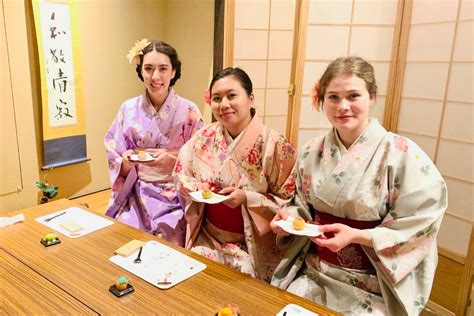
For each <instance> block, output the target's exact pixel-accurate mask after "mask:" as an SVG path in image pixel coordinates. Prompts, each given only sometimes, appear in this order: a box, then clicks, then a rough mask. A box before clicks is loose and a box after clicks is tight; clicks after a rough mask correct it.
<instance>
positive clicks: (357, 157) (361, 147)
mask: <svg viewBox="0 0 474 316" xmlns="http://www.w3.org/2000/svg"><path fill="white" fill-rule="evenodd" d="M386 135H388V134H387V131H386V130H385V128H383V126H382V125H380V123H379V122H378V121H377V119H375V118H373V119H371V120H370V122H369V126H368V127H367V128H366V129H365V131H364V132H363V133H362V134H361V135H360V136H359V138H358V139H357V140H356V141H355V142H354V143H353V144H352V146H351V147H350V148H349V149H345V147H344V146H343V145H342V143H341V145H342V146H341V145H339V144H338V140H337V139H338V136H337V132H336V129H335V128H333V129H332V130H331V131H330V132H329V133H328V134H327V136H326V140H327V141H325V142H324V149H323V164H322V166H321V167H322V168H323V169H324V170H325V173H327V174H328V175H329V176H328V178H327V179H326V181H325V182H324V184H323V185H322V186H321V187H320V188H319V192H318V198H320V200H322V201H324V202H325V203H326V204H328V205H329V206H331V207H332V206H333V205H334V203H335V201H336V199H337V197H338V196H339V194H341V192H342V189H343V188H344V186H345V185H346V184H347V183H350V179H351V177H352V175H353V174H354V172H356V171H357V170H359V168H363V166H365V165H366V164H367V163H369V162H370V158H371V157H372V156H373V155H374V153H375V152H376V151H377V149H378V147H379V146H380V144H381V143H382V140H383V139H384V137H385V136H386ZM341 147H342V148H344V149H345V151H344V150H341Z"/></svg>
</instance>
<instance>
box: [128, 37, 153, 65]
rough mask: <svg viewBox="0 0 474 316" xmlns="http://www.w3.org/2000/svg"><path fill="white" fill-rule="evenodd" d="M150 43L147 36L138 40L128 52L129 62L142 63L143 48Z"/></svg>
mask: <svg viewBox="0 0 474 316" xmlns="http://www.w3.org/2000/svg"><path fill="white" fill-rule="evenodd" d="M148 45H150V42H149V41H148V40H147V39H146V38H144V39H142V40H141V41H137V42H136V43H135V46H133V47H132V48H131V49H130V51H129V52H128V54H127V59H128V62H129V63H131V64H135V65H138V64H139V63H140V55H143V49H144V48H145V47H147V46H148Z"/></svg>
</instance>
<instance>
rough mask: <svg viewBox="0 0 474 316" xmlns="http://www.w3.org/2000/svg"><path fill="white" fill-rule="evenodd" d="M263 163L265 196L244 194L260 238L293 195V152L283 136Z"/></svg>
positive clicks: (261, 193)
mask: <svg viewBox="0 0 474 316" xmlns="http://www.w3.org/2000/svg"><path fill="white" fill-rule="evenodd" d="M262 159H267V162H266V163H265V164H264V168H265V176H266V179H267V182H268V188H269V189H268V192H255V191H246V195H247V208H248V210H249V213H250V216H251V217H252V219H253V221H254V223H255V224H256V227H257V230H258V231H259V234H260V235H263V234H265V233H267V232H269V231H270V226H269V222H270V221H271V220H272V218H273V216H274V215H275V214H276V213H277V212H278V210H279V209H280V208H281V207H282V206H283V205H284V204H285V203H287V202H288V200H289V199H290V198H292V197H293V195H294V193H295V178H296V175H295V173H294V172H292V170H293V167H294V164H295V161H296V151H295V150H294V148H293V146H292V145H291V144H290V143H289V142H288V141H287V140H286V139H285V138H284V137H283V136H279V137H278V139H277V141H276V142H275V143H274V150H273V153H271V154H270V156H269V157H268V156H267V157H263V158H262Z"/></svg>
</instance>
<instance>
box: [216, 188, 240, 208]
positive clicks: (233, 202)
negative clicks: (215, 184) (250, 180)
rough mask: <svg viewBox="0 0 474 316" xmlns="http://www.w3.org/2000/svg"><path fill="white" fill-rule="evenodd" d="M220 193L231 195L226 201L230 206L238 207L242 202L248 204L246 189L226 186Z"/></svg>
mask: <svg viewBox="0 0 474 316" xmlns="http://www.w3.org/2000/svg"><path fill="white" fill-rule="evenodd" d="M219 194H224V195H227V194H228V195H229V198H228V199H227V200H225V201H224V202H222V203H224V204H225V205H227V206H228V207H231V208H236V207H238V206H240V205H242V204H247V194H245V191H243V190H241V189H238V188H236V187H226V188H223V189H222V190H220V191H219Z"/></svg>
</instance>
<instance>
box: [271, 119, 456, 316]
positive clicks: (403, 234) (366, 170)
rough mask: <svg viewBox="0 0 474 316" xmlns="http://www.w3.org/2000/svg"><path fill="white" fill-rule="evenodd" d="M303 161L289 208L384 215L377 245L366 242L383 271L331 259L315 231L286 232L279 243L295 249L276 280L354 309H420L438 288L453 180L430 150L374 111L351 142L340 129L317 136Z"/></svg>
mask: <svg viewBox="0 0 474 316" xmlns="http://www.w3.org/2000/svg"><path fill="white" fill-rule="evenodd" d="M296 169H297V180H296V185H297V194H296V195H295V197H294V199H293V200H292V202H291V203H290V206H288V208H287V209H288V212H289V213H290V214H293V216H295V215H297V214H299V215H300V216H302V217H304V218H306V219H308V220H312V219H314V218H315V214H314V211H312V210H317V211H318V212H322V213H327V214H331V215H334V216H337V217H342V218H347V219H352V220H360V221H376V220H379V221H381V224H379V225H377V226H376V227H375V228H371V229H368V230H367V231H368V232H369V233H370V235H371V237H372V240H373V245H374V247H373V248H370V247H365V246H363V250H364V251H365V253H366V254H367V256H368V258H369V259H370V261H371V263H372V265H373V267H374V268H375V271H373V270H372V271H364V270H354V269H347V268H343V267H341V266H338V265H334V264H330V263H327V262H325V261H323V260H322V259H320V258H319V257H318V255H317V253H316V251H315V250H314V248H313V247H310V246H311V242H310V240H309V239H308V238H305V237H295V236H292V237H282V238H281V239H278V244H279V245H280V246H282V247H287V249H288V251H287V253H286V257H285V259H284V260H282V262H281V263H280V265H279V266H278V267H277V269H276V272H275V274H274V276H273V279H272V284H274V285H276V286H278V287H280V288H284V289H288V290H289V291H290V292H293V293H295V294H298V295H301V296H303V297H306V298H308V299H310V300H313V301H315V302H318V303H322V304H324V305H327V306H328V307H330V308H333V309H335V310H338V311H341V312H343V313H347V314H387V313H388V314H391V315H418V314H419V313H420V312H421V311H422V310H423V308H424V306H425V304H426V303H427V301H428V298H429V294H430V291H431V286H432V283H433V278H434V274H435V269H436V265H437V246H436V236H437V233H438V230H439V227H440V224H441V219H442V217H443V214H444V211H445V209H446V207H447V191H446V185H445V182H444V180H443V178H442V177H441V175H440V173H439V172H438V170H437V169H436V167H435V166H434V164H433V163H432V161H431V160H430V159H429V157H428V156H427V155H426V154H425V153H424V152H423V151H422V150H421V149H420V148H419V147H418V146H417V145H416V144H415V143H413V142H412V141H410V140H409V139H406V138H404V137H402V136H399V135H396V134H393V133H390V132H387V131H386V130H385V129H384V128H383V127H382V126H381V125H380V124H379V123H378V122H377V120H376V119H372V120H371V122H370V124H369V126H368V127H367V129H366V131H365V132H364V133H363V134H362V135H361V136H360V137H359V139H358V140H356V141H355V142H354V144H353V145H352V146H351V147H350V148H349V149H348V150H346V149H345V148H344V147H343V145H342V143H341V142H340V140H339V139H338V136H337V133H336V132H335V131H334V129H333V130H332V131H330V132H329V133H328V134H327V135H326V136H323V137H318V138H315V139H313V140H311V141H309V142H308V143H307V144H306V145H305V146H304V147H303V148H302V151H301V153H300V155H299V158H298V161H297V167H296ZM337 255H338V256H339V253H338V254H337ZM341 256H342V257H344V259H345V260H347V259H349V258H348V257H350V254H341Z"/></svg>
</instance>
